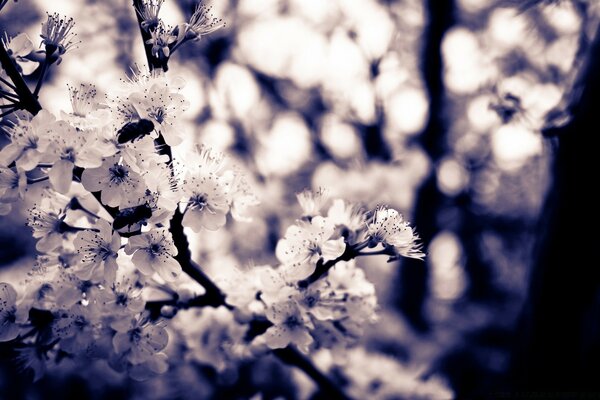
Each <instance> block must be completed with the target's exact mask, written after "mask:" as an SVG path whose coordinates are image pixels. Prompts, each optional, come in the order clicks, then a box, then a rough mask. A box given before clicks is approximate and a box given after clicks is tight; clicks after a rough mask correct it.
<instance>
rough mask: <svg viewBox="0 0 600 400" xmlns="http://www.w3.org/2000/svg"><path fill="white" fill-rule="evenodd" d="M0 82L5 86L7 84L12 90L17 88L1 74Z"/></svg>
mask: <svg viewBox="0 0 600 400" xmlns="http://www.w3.org/2000/svg"><path fill="white" fill-rule="evenodd" d="M0 82H2V83H4V84H5V85H6V86H8V87H9V88H11V89H12V90H17V88H16V87H15V85H13V84H12V83H10V82H9V81H7V80H6V79H4V78H3V77H1V76H0Z"/></svg>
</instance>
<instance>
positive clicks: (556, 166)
mask: <svg viewBox="0 0 600 400" xmlns="http://www.w3.org/2000/svg"><path fill="white" fill-rule="evenodd" d="M599 70H600V29H597V30H596V34H595V38H594V39H593V42H592V43H591V45H590V47H589V52H588V56H587V60H586V62H585V64H584V66H583V67H582V68H581V69H580V72H579V74H578V78H577V80H576V82H577V84H576V85H575V86H574V88H573V93H572V94H571V96H570V98H571V100H572V101H571V104H570V106H569V110H570V111H571V113H572V118H571V120H570V122H569V123H568V124H566V125H565V126H564V127H563V128H561V134H560V135H559V136H557V137H555V138H553V139H552V141H553V142H554V143H555V144H556V146H555V158H554V162H553V167H552V174H553V177H554V182H553V184H552V187H551V189H550V191H549V193H548V195H547V198H546V204H545V208H544V210H543V212H542V213H541V217H540V221H539V224H540V226H539V228H538V231H539V232H541V236H540V238H539V242H538V251H537V260H536V262H535V263H534V265H533V267H532V271H531V280H530V287H529V293H528V299H527V302H526V303H525V307H524V309H523V311H522V314H521V321H520V326H519V330H518V332H517V336H516V337H517V338H518V343H517V345H516V348H515V350H514V354H513V363H512V368H511V378H512V379H513V384H514V386H516V388H518V389H526V390H538V389H539V390H560V391H564V390H577V391H590V392H591V391H594V392H597V391H598V390H600V381H598V379H597V377H598V374H599V373H600V366H599V365H598V361H597V360H598V358H599V357H600V298H599V294H600V269H598V267H597V265H596V262H593V261H592V260H593V259H594V257H595V254H594V253H593V249H594V248H595V246H597V243H596V242H597V240H596V238H595V235H594V234H593V233H588V232H586V231H582V226H584V225H583V224H584V223H585V222H588V223H589V222H591V221H590V218H591V215H592V213H594V211H593V210H594V208H593V205H592V202H593V201H594V202H595V200H596V199H597V197H596V196H595V195H594V191H595V190H594V189H595V184H594V183H592V181H589V182H585V181H582V174H583V173H584V172H585V171H592V170H594V169H596V168H597V165H595V162H596V159H597V157H598V155H597V153H598V151H597V149H596V146H595V145H593V141H595V140H594V139H595V137H596V135H597V132H596V131H597V123H598V112H597V107H598V106H597V105H598V104H599V103H600V75H599V74H598V71H599ZM594 206H595V204H594Z"/></svg>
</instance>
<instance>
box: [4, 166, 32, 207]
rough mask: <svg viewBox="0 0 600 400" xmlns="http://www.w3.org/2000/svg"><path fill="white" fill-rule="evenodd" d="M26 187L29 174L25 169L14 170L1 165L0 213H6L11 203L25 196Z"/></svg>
mask: <svg viewBox="0 0 600 400" xmlns="http://www.w3.org/2000/svg"><path fill="white" fill-rule="evenodd" d="M26 188H27V176H26V175H25V172H24V171H22V170H19V169H17V170H16V171H13V170H12V169H10V168H5V167H2V166H0V215H6V214H8V213H9V212H10V210H11V203H12V202H14V201H15V200H17V199H19V198H23V196H24V195H25V189H26ZM2 207H4V208H2ZM3 211H6V212H3Z"/></svg>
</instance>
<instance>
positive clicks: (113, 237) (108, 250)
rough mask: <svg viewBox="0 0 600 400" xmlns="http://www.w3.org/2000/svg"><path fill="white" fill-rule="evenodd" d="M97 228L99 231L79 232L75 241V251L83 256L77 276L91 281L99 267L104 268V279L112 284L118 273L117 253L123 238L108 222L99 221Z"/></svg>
mask: <svg viewBox="0 0 600 400" xmlns="http://www.w3.org/2000/svg"><path fill="white" fill-rule="evenodd" d="M95 227H96V228H97V231H93V230H85V231H83V232H79V233H78V234H77V236H76V237H75V240H74V241H73V244H74V246H75V249H76V250H77V252H78V253H79V254H81V255H82V260H81V263H80V264H79V265H78V267H77V268H78V269H77V271H76V274H77V276H78V277H80V278H81V279H86V280H89V279H91V278H92V277H93V276H94V273H95V272H96V270H97V269H98V268H99V267H101V266H102V267H104V279H105V280H106V281H107V282H109V283H112V282H114V280H115V278H116V273H117V268H118V265H117V252H118V251H119V249H120V248H121V237H120V236H119V234H118V233H116V232H113V230H112V227H111V226H110V224H109V223H108V222H107V221H104V220H102V219H99V220H98V221H97V222H96V225H95Z"/></svg>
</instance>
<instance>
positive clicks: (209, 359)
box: [173, 306, 246, 371]
mask: <svg viewBox="0 0 600 400" xmlns="http://www.w3.org/2000/svg"><path fill="white" fill-rule="evenodd" d="M173 324H174V326H175V327H177V328H179V329H178V331H180V332H181V333H182V334H183V337H184V339H185V344H186V345H187V347H188V348H189V350H190V353H189V357H190V358H191V359H193V360H196V361H198V362H200V363H203V364H208V365H212V366H213V367H215V369H216V370H217V371H223V370H225V368H226V367H227V366H228V365H229V364H230V363H231V362H232V361H234V360H236V359H239V358H240V357H241V356H242V355H243V348H244V345H243V338H244V335H245V333H246V328H245V327H244V326H242V325H240V324H239V323H237V322H236V321H235V319H234V316H233V313H232V312H231V311H229V310H228V309H227V308H225V307H223V306H221V307H219V308H210V307H205V308H204V309H202V310H197V309H196V310H185V311H181V312H179V313H178V314H177V316H176V319H175V320H174V321H173Z"/></svg>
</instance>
